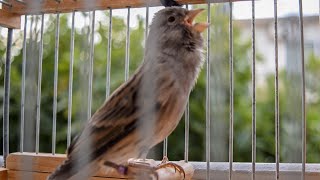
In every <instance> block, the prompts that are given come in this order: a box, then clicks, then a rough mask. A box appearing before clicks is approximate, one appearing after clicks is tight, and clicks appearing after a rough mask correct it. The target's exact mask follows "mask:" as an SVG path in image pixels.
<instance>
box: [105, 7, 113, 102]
mask: <svg viewBox="0 0 320 180" xmlns="http://www.w3.org/2000/svg"><path fill="white" fill-rule="evenodd" d="M111 51H112V9H111V8H110V9H109V33H108V59H107V73H106V74H107V77H106V80H107V82H106V98H108V97H109V95H110V84H111V78H110V77H111Z"/></svg>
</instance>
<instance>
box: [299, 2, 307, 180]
mask: <svg viewBox="0 0 320 180" xmlns="http://www.w3.org/2000/svg"><path fill="white" fill-rule="evenodd" d="M299 23H300V51H301V79H302V84H301V86H302V87H301V88H302V96H301V103H302V106H301V108H302V109H301V111H302V117H301V121H302V124H301V128H302V129H301V132H302V144H301V148H302V151H301V152H302V154H301V156H302V174H301V179H302V180H304V179H305V173H306V150H307V147H306V142H307V135H306V133H307V130H306V128H307V127H306V125H307V120H306V83H305V64H304V62H305V60H304V32H303V31H304V30H303V7H302V0H299Z"/></svg>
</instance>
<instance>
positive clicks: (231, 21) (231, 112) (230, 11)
mask: <svg viewBox="0 0 320 180" xmlns="http://www.w3.org/2000/svg"><path fill="white" fill-rule="evenodd" d="M229 66H230V67H229V68H230V69H229V71H230V85H229V86H230V89H229V91H230V92H229V94H230V112H229V114H230V115H229V116H230V119H229V120H230V122H229V180H231V179H232V167H233V128H234V127H233V91H234V90H233V84H234V82H233V74H234V73H233V4H232V1H229Z"/></svg>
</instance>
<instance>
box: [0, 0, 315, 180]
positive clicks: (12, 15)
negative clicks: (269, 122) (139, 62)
mask: <svg viewBox="0 0 320 180" xmlns="http://www.w3.org/2000/svg"><path fill="white" fill-rule="evenodd" d="M32 1H33V0H24V1H20V0H9V1H8V2H7V3H3V1H1V2H0V3H3V7H2V9H0V26H3V27H6V28H8V41H7V57H6V64H5V98H4V104H7V105H5V106H4V108H5V110H4V117H6V119H8V120H9V114H8V113H9V109H6V108H9V99H8V98H9V97H10V94H9V93H10V58H11V53H10V52H11V44H12V31H13V29H20V28H21V18H22V16H23V15H31V14H32V15H33V14H42V15H43V14H49V13H54V14H57V13H58V14H59V13H69V12H73V13H74V12H75V11H93V12H94V11H95V10H107V9H110V10H111V9H120V8H128V12H130V8H138V7H152V6H159V5H160V2H159V0H117V1H115V0H95V3H94V4H92V5H90V6H87V5H88V4H87V3H85V0H61V1H60V0H42V1H41V5H40V9H38V8H28V9H27V8H25V7H26V4H28V3H32ZM177 1H178V2H180V3H182V4H187V3H188V4H206V3H207V4H208V6H210V4H211V3H227V2H229V4H230V8H231V9H232V2H236V1H250V0H209V1H205V0H177ZM251 2H252V78H253V79H252V82H253V85H252V88H253V89H254V92H253V98H252V104H253V106H252V117H253V121H252V122H253V125H252V131H253V134H254V135H253V136H252V142H253V145H252V163H247V164H244V163H239V164H237V163H234V162H233V160H232V159H230V162H229V163H220V164H219V163H216V164H215V163H212V162H210V154H208V152H210V146H208V147H207V148H206V150H207V153H206V158H207V162H206V164H197V162H191V163H192V164H194V166H195V167H197V168H196V174H197V173H200V172H202V173H200V174H198V176H197V177H199V178H200V179H201V178H206V179H210V177H211V174H216V173H217V172H218V173H219V172H222V173H228V176H229V179H232V177H234V176H236V175H237V173H240V174H241V173H248V169H250V167H251V168H252V171H250V172H249V174H250V177H251V179H253V180H254V179H257V178H256V175H261V174H262V175H263V174H267V175H266V176H264V175H263V177H271V176H274V177H275V179H280V174H281V178H290V177H291V178H292V177H293V176H291V175H288V177H286V172H294V173H298V174H300V173H301V179H303V180H304V179H308V180H313V179H317V178H319V177H320V170H319V169H320V165H319V164H307V163H306V113H305V108H306V107H305V77H304V76H305V72H304V44H303V43H301V44H300V50H301V63H302V91H303V95H302V97H301V98H302V99H301V101H302V116H303V117H302V136H303V138H302V163H301V165H302V170H301V172H300V169H299V168H298V167H297V166H298V165H296V164H285V163H280V159H279V144H278V143H279V139H277V141H276V143H277V144H276V163H274V164H273V163H271V164H268V165H265V164H261V163H256V158H255V151H256V144H255V141H256V136H255V8H254V7H255V0H251ZM274 9H275V11H274V18H275V23H274V30H275V35H274V38H275V47H276V48H275V88H276V89H275V92H276V93H275V103H276V108H275V110H276V117H275V125H276V127H275V130H276V131H275V132H276V138H279V131H280V130H279V92H278V88H279V85H278V48H277V47H278V25H277V0H274ZM302 9H303V8H302V0H299V20H300V40H301V42H304V35H303V34H304V32H303V11H302ZM110 12H111V11H110ZM128 14H129V13H128ZM129 15H130V14H129ZM129 18H130V17H129V16H128V19H129ZM129 20H130V19H129ZM232 20H233V19H232V10H231V11H230V22H231V23H230V24H229V31H230V37H229V40H230V47H229V49H230V50H231V51H230V56H229V61H230V69H233V51H232V49H233V46H232V44H233V36H232V29H233V28H232V27H233V26H232V24H233V23H232ZM209 32H210V29H208V34H209ZM128 33H130V32H129V31H128V30H127V34H128ZM207 42H208V45H209V44H210V37H208V39H207ZM128 43H130V42H127V43H126V44H127V47H126V49H127V51H128ZM209 57H210V54H209V53H208V54H207V58H209ZM126 61H127V58H126ZM208 67H209V66H208V65H207V70H206V72H207V80H208V78H210V68H208ZM232 72H233V71H232V70H231V71H230V82H231V84H230V85H231V88H230V96H231V98H230V102H231V103H230V104H231V105H230V113H231V115H232V114H233V107H232V104H233V73H232ZM208 73H209V76H208ZM209 80H210V79H209ZM209 80H208V82H210V81H209ZM206 93H207V95H208V94H209V95H210V91H209V90H208V89H207V91H206ZM208 106H209V107H210V103H209V104H208V102H207V107H208ZM187 111H188V109H186V112H187ZM207 113H208V112H207ZM207 113H206V117H207V118H208V117H209V116H210V114H207ZM231 117H233V116H231ZM8 122H9V121H7V123H8ZM4 123H6V120H5V118H4ZM207 123H210V121H207ZM230 124H231V125H233V119H230ZM4 125H5V126H7V125H8V124H4ZM5 126H4V127H5ZM206 127H210V124H206ZM208 130H210V129H206V134H208V132H209V133H210V131H208ZM230 134H233V129H232V128H230ZM6 138H7V136H5V135H4V140H5V139H6ZM208 138H209V141H210V137H209V136H207V140H208ZM69 143H70V142H69ZM229 146H230V149H229V157H230V158H232V157H233V151H232V149H233V136H230V139H229ZM165 149H166V148H165ZM53 154H55V153H53ZM7 155H8V151H7ZM13 156H14V157H15V156H16V157H20V158H22V159H23V158H30V156H31V157H33V156H34V155H30V154H23V153H22V154H19V153H16V154H13ZM49 156H50V155H46V154H42V155H40V157H46V158H48V157H49ZM186 156H187V155H186ZM5 157H6V155H5ZM33 158H39V157H37V156H36V157H33ZM208 159H209V160H208ZM217 164H219V165H217ZM270 167H272V169H273V170H270ZM221 168H222V169H221ZM9 169H10V168H9ZM208 169H210V171H209V170H208ZM286 170H288V171H286ZM3 172H4V173H5V174H6V173H8V172H7V170H6V169H0V177H6V176H8V174H7V175H4V176H2V173H3ZM266 172H267V173H266ZM270 173H271V175H270ZM273 173H274V175H273ZM289 174H290V173H289ZM238 175H239V174H238ZM9 176H10V171H9ZM246 178H247V176H246Z"/></svg>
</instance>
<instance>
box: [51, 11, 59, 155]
mask: <svg viewBox="0 0 320 180" xmlns="http://www.w3.org/2000/svg"><path fill="white" fill-rule="evenodd" d="M56 18H57V19H56V35H55V47H54V83H53V115H52V116H53V118H52V154H53V155H54V154H55V153H56V136H57V97H58V68H59V67H58V66H59V32H60V13H59V12H58V13H57V17H56Z"/></svg>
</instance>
